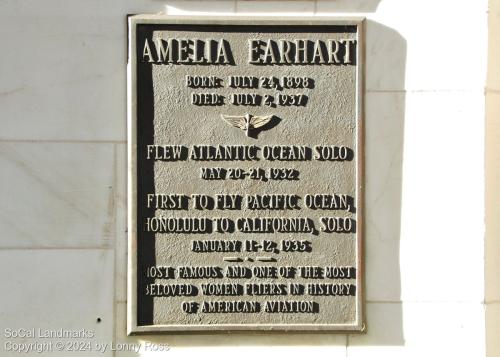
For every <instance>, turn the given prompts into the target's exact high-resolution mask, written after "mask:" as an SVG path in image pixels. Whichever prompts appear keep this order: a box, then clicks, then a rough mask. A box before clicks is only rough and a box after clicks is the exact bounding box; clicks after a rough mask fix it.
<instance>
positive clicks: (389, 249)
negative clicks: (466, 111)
mask: <svg viewBox="0 0 500 357" xmlns="http://www.w3.org/2000/svg"><path fill="white" fill-rule="evenodd" d="M373 3H375V2H373ZM376 3H377V4H378V1H376ZM183 4H185V3H183ZM358 11H359V10H358ZM365 53H366V55H365V63H366V65H365V91H364V101H365V116H364V121H365V158H366V159H365V187H366V189H365V204H364V209H365V212H364V214H365V228H364V246H365V249H364V250H365V269H364V270H365V274H364V275H365V298H366V302H365V307H364V310H365V315H366V318H365V321H366V323H367V332H366V333H361V334H344V333H332V332H323V331H322V332H270V331H266V332H235V331H229V332H197V333H192V332H186V333H169V334H165V335H157V334H154V333H151V334H144V335H141V337H140V338H141V340H148V341H151V342H155V343H168V344H169V345H170V346H172V347H188V346H189V347H196V346H200V347H201V346H276V345H280V346H304V345H306V346H307V345H309V346H317V345H323V346H324V345H329V346H347V347H367V348H369V347H370V346H401V345H404V331H403V305H402V302H401V273H400V256H399V251H400V228H401V201H402V179H403V174H402V168H403V147H404V116H405V68H406V40H405V39H404V38H403V37H402V36H401V35H400V34H399V33H398V32H397V31H395V30H393V29H391V28H389V27H386V26H384V25H382V24H379V23H377V22H374V21H371V20H367V21H366V29H365ZM389 57H390V60H388V58H389ZM144 67H145V66H144ZM144 67H143V68H144ZM144 74H146V73H144ZM139 77H142V78H145V79H144V83H142V84H141V83H138V84H137V85H138V88H140V87H141V86H142V85H146V86H149V85H151V84H150V82H149V83H148V81H151V78H150V77H151V71H149V77H147V76H144V75H141V76H139ZM138 92H139V93H147V92H148V91H141V90H139V91H138ZM143 100H144V102H145V103H148V102H149V103H150V104H149V105H145V107H146V108H147V107H149V108H153V105H151V103H152V101H153V98H152V96H151V98H148V97H145V98H143ZM138 109H139V112H141V110H140V108H138ZM141 113H143V116H144V115H145V116H148V115H150V116H151V118H144V117H143V118H139V120H140V122H141V125H140V126H138V131H139V135H143V138H144V139H143V140H145V141H143V142H147V140H148V138H149V139H150V140H151V141H152V140H153V128H152V125H151V127H149V126H148V125H147V123H152V122H153V120H150V119H152V118H153V114H154V113H152V112H150V113H148V112H147V110H146V111H145V112H141ZM144 124H146V125H144ZM138 154H139V155H140V154H141V153H140V152H138ZM138 163H139V164H140V165H145V166H144V167H140V170H141V171H142V172H147V171H148V170H150V171H151V173H152V172H153V166H152V164H151V163H148V162H147V161H146V160H138ZM141 163H142V164H141ZM148 165H149V166H148ZM143 177H153V175H143ZM146 180H147V179H146ZM149 180H150V181H142V182H140V181H139V182H138V191H139V192H138V195H137V196H138V197H144V195H141V190H143V189H145V188H147V187H154V182H152V178H151V179H149ZM141 206H142V205H141V204H138V207H141ZM141 215H142V216H143V217H146V216H151V215H154V212H142V213H139V217H138V218H139V219H138V221H141ZM138 228H140V227H138ZM138 231H139V230H138ZM142 239H143V242H142V243H141V244H142V248H141V250H139V251H138V257H139V259H138V263H139V262H140V261H142V262H144V265H154V264H155V257H154V254H152V253H153V252H154V250H155V237H154V234H151V236H149V237H145V236H143V238H142ZM146 240H147V244H144V241H146ZM143 268H144V266H143ZM140 269H141V267H140V266H139V265H138V270H139V271H140ZM388 280H389V281H388ZM146 283H148V282H147V281H143V282H141V283H139V284H138V289H141V288H143V286H144V285H143V284H146ZM382 286H384V287H388V288H387V289H388V290H390V291H389V293H388V294H387V296H390V297H386V298H385V297H384V296H385V295H383V294H382V293H380V291H381V290H382V289H383V288H382ZM137 313H138V322H139V325H148V324H152V316H153V301H152V299H151V301H147V299H146V300H143V301H141V303H140V304H138V311H137Z"/></svg>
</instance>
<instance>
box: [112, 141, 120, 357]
mask: <svg viewBox="0 0 500 357" xmlns="http://www.w3.org/2000/svg"><path fill="white" fill-rule="evenodd" d="M117 145H118V144H113V195H114V196H115V202H117V201H118V197H116V196H117V195H116V193H117V192H118V181H119V180H118V177H119V172H118V148H117ZM118 207H119V205H118V204H117V203H116V204H115V212H114V214H115V217H116V216H118V212H117V209H118ZM114 229H115V234H114V241H113V306H112V311H113V315H112V319H113V325H112V326H113V334H112V341H113V343H116V329H117V326H116V300H117V299H116V292H117V289H116V284H117V279H116V263H117V261H116V244H117V242H118V235H119V232H118V220H117V219H115V227H114ZM114 356H116V351H114V350H113V357H114Z"/></svg>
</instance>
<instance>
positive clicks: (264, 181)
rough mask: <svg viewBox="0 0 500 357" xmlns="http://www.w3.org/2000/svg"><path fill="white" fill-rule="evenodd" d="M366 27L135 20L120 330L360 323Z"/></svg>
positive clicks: (347, 326) (345, 327)
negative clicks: (124, 311) (124, 313)
mask: <svg viewBox="0 0 500 357" xmlns="http://www.w3.org/2000/svg"><path fill="white" fill-rule="evenodd" d="M362 25H363V21H362V20H361V19H346V18H305V19H304V18H301V19H292V18H279V19H277V18H267V19H262V18H232V19H228V18H217V19H215V18H203V17H197V18H185V17H168V16H150V15H138V16H131V17H129V54H128V55H129V59H128V150H129V151H128V155H129V171H128V172H129V177H128V178H129V188H128V207H129V212H128V232H129V233H128V234H129V276H128V280H129V284H128V332H129V333H140V332H149V333H152V332H162V331H163V332H167V331H170V332H172V331H215V330H277V331H280V330H282V331H286V330H304V331H314V330H316V331H320V330H327V331H362V330H363V329H364V321H363V310H362V309H363V269H362V262H363V259H362V249H361V248H362V233H363V192H362V187H363V162H362V160H363V140H362V137H363V129H362V124H363V120H362V116H363V104H362V103H363V93H362V89H363V86H362V84H363V37H362V36H363V29H362Z"/></svg>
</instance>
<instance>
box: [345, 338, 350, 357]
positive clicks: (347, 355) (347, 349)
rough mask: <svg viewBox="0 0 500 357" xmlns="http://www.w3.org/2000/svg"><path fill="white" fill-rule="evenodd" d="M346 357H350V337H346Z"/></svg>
mask: <svg viewBox="0 0 500 357" xmlns="http://www.w3.org/2000/svg"><path fill="white" fill-rule="evenodd" d="M345 357H349V335H345Z"/></svg>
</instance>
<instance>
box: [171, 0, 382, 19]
mask: <svg viewBox="0 0 500 357" xmlns="http://www.w3.org/2000/svg"><path fill="white" fill-rule="evenodd" d="M161 1H164V0H161ZM379 3H380V0H358V1H355V0H354V1H353V0H321V1H318V5H317V6H316V8H317V9H318V11H321V12H328V13H334V12H339V13H340V12H352V13H356V12H364V13H367V12H375V11H376V10H377V7H378V4H379ZM308 5H310V11H314V9H315V2H314V1H306V4H305V5H304V2H300V3H297V1H294V0H291V1H282V0H279V1H273V2H272V3H269V1H267V0H260V1H252V0H221V1H218V2H211V3H210V8H204V9H202V10H201V11H203V12H204V13H206V14H207V15H210V12H217V13H221V12H222V13H224V12H227V13H231V14H232V13H234V12H236V13H238V12H252V13H254V12H262V13H264V12H265V13H269V15H272V12H273V11H275V12H279V13H280V14H282V13H287V12H290V13H298V12H301V11H306V12H307V11H308V8H307V7H308ZM165 10H166V13H167V14H170V13H172V14H173V13H175V14H177V13H182V12H186V13H190V14H193V13H196V12H200V6H199V2H197V1H194V2H191V1H167V4H166V5H165Z"/></svg>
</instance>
